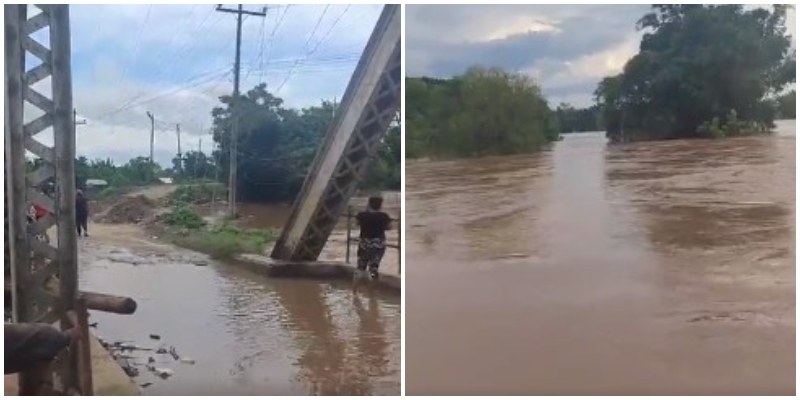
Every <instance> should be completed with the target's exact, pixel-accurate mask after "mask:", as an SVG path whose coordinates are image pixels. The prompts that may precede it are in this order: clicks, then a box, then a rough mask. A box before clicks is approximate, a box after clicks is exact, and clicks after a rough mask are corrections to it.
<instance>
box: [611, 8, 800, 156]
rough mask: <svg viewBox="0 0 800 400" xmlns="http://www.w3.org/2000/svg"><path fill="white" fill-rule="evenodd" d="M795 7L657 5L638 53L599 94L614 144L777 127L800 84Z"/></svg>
mask: <svg viewBox="0 0 800 400" xmlns="http://www.w3.org/2000/svg"><path fill="white" fill-rule="evenodd" d="M787 7H788V6H785V5H775V6H773V8H772V10H767V9H763V8H758V9H753V10H750V11H747V10H745V8H744V7H743V6H741V5H710V6H705V5H655V6H653V8H652V12H650V13H648V14H646V15H645V16H644V17H642V19H641V20H639V23H638V29H640V30H645V31H646V33H645V34H644V37H643V38H642V42H641V45H640V50H639V53H638V54H637V55H636V56H634V57H633V58H632V59H630V60H629V61H628V62H627V64H626V65H625V68H624V70H623V72H622V73H621V74H619V75H616V76H611V77H607V78H605V79H603V80H602V81H601V82H600V84H599V85H598V87H597V90H596V91H595V97H596V100H597V103H598V106H599V107H600V109H601V111H602V117H603V124H604V125H605V128H606V133H607V136H608V137H609V138H610V139H611V140H613V141H629V140H649V139H673V138H685V137H721V136H730V135H740V134H748V133H757V132H763V131H766V130H768V129H771V128H772V127H773V120H774V119H775V117H776V115H777V111H778V110H777V108H778V107H777V104H778V102H776V100H775V99H776V97H777V95H778V93H780V92H781V91H782V90H783V89H784V88H785V87H786V86H787V85H788V84H790V83H793V82H794V81H795V64H796V59H795V58H796V55H795V53H794V52H793V51H792V52H791V53H790V51H791V40H790V37H789V36H788V35H787V33H786V10H787Z"/></svg>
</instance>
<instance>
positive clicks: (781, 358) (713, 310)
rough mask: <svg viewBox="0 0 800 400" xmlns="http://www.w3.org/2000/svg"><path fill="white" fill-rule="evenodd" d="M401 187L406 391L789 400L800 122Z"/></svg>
mask: <svg viewBox="0 0 800 400" xmlns="http://www.w3.org/2000/svg"><path fill="white" fill-rule="evenodd" d="M406 184H407V186H406V206H407V207H408V208H407V213H406V216H407V219H406V221H407V232H406V238H407V239H406V246H407V252H406V257H407V263H406V265H407V267H406V268H407V270H406V271H405V273H406V275H407V277H406V284H407V286H406V312H407V321H406V326H407V329H406V332H405V334H406V346H407V348H406V393H407V394H409V395H420V394H453V395H466V394H472V395H475V394H495V395H497V394H595V395H599V394H621V395H624V394H675V395H681V394H793V393H794V391H795V250H794V247H795V123H794V121H781V122H779V128H778V133H777V134H775V135H771V136H761V137H751V138H737V139H729V140H718V141H706V140H692V141H671V142H659V143H635V144H625V145H615V146H608V145H606V143H605V139H604V137H603V134H602V133H588V134H573V135H567V136H566V137H565V140H564V141H562V142H559V143H556V144H555V146H554V148H553V149H552V150H550V151H546V152H542V153H539V154H534V155H523V156H514V157H502V158H485V159H479V160H458V161H446V162H417V163H409V164H408V165H407V174H406Z"/></svg>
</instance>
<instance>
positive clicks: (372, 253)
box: [358, 239, 386, 278]
mask: <svg viewBox="0 0 800 400" xmlns="http://www.w3.org/2000/svg"><path fill="white" fill-rule="evenodd" d="M384 253H386V241H385V240H383V239H361V240H360V241H359V242H358V269H359V270H360V271H365V270H367V269H369V272H370V275H372V277H373V278H375V277H376V276H377V275H378V267H379V266H380V265H381V260H383V254H384Z"/></svg>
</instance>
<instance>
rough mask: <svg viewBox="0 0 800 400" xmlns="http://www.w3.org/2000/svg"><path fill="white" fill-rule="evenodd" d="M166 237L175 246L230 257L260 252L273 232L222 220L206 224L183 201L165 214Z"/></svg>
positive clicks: (273, 237) (217, 257) (216, 256)
mask: <svg viewBox="0 0 800 400" xmlns="http://www.w3.org/2000/svg"><path fill="white" fill-rule="evenodd" d="M164 222H165V223H166V224H167V226H168V227H169V228H168V229H167V234H168V237H169V239H170V240H171V241H172V242H173V243H175V244H176V245H178V246H181V247H185V248H187V249H191V250H195V251H198V252H201V253H205V254H208V255H209V256H211V257H212V258H215V259H230V258H233V257H234V256H236V255H239V254H244V253H261V252H263V251H264V247H265V246H266V245H267V243H269V242H271V241H273V240H274V239H275V233H274V232H273V231H271V230H265V229H246V228H240V227H237V226H235V225H232V224H229V223H225V224H222V225H208V224H206V222H205V221H204V220H203V219H202V217H200V216H199V215H197V214H196V213H194V212H193V211H192V210H191V209H189V208H188V207H186V206H185V205H181V206H178V207H176V208H175V210H174V211H173V212H171V213H170V214H168V215H166V216H165V218H164Z"/></svg>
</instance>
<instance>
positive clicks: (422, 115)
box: [405, 67, 558, 158]
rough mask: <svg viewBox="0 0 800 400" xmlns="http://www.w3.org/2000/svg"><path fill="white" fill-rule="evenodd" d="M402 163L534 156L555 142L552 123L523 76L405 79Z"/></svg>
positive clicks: (490, 71) (478, 70)
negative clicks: (532, 153)
mask: <svg viewBox="0 0 800 400" xmlns="http://www.w3.org/2000/svg"><path fill="white" fill-rule="evenodd" d="M405 123H406V157H409V158H415V157H463V156H482V155H490V154H514V153H524V152H530V151H535V150H538V149H540V148H542V147H543V146H545V145H546V144H547V143H549V142H551V141H554V140H556V139H557V137H558V128H557V120H556V116H555V114H554V113H553V112H552V111H551V110H550V108H549V106H548V105H547V101H546V100H545V99H544V97H543V95H542V92H541V89H540V88H539V86H538V85H536V83H535V82H533V80H531V79H530V78H529V77H528V76H525V75H522V74H514V73H509V72H506V71H503V70H501V69H497V68H483V67H473V68H470V69H469V70H467V72H466V73H465V74H463V75H461V76H457V77H454V78H452V79H448V80H437V79H431V78H407V79H406V121H405Z"/></svg>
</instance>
